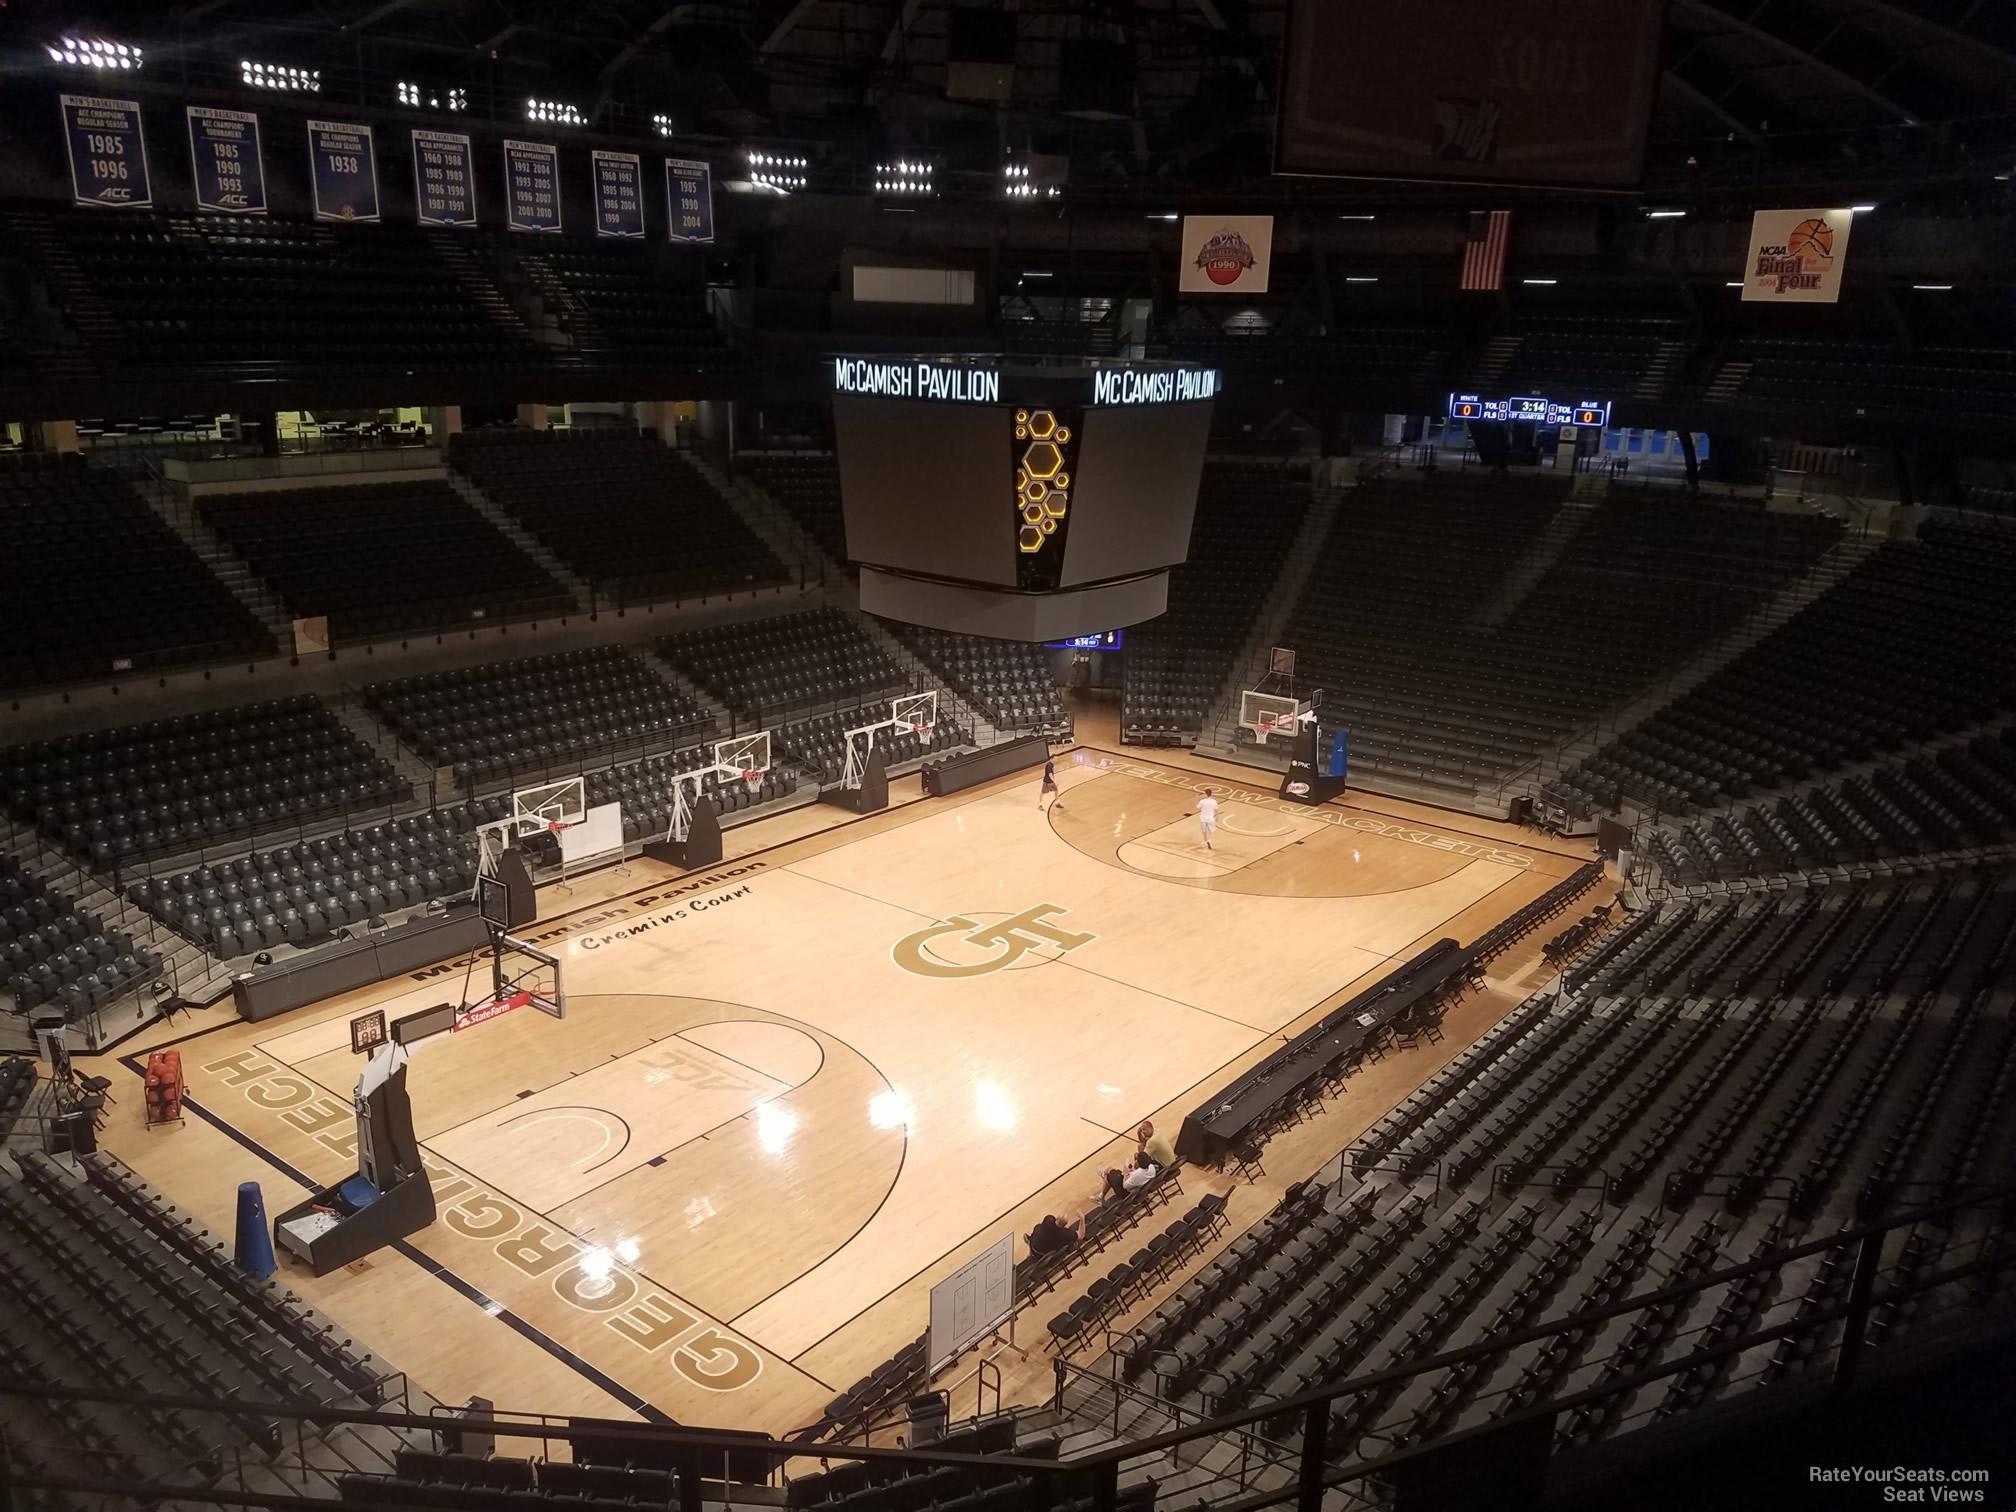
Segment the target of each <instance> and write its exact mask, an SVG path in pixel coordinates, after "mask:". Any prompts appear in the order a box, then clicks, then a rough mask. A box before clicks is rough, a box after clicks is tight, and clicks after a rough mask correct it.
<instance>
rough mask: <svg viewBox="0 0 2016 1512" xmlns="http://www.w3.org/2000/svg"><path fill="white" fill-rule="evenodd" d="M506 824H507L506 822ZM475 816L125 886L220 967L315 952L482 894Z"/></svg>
mask: <svg viewBox="0 0 2016 1512" xmlns="http://www.w3.org/2000/svg"><path fill="white" fill-rule="evenodd" d="M499 817H502V816H501V815H500V816H499ZM476 823H477V816H476V815H475V814H474V813H473V812H472V811H471V810H470V809H468V808H463V807H453V808H437V809H430V810H429V811H427V812H426V813H423V814H407V815H404V816H402V817H400V818H398V819H393V820H388V821H387V822H386V823H384V824H374V825H371V826H369V827H368V828H365V829H359V830H345V831H344V832H342V833H341V834H335V835H325V836H322V837H321V838H320V839H316V840H299V841H295V842H294V843H293V844H291V845H284V846H278V847H275V848H274V849H272V850H269V851H262V852H259V853H256V854H253V855H248V856H240V857H238V858H237V859H235V860H232V861H218V862H214V863H211V864H209V865H205V866H197V867H192V868H190V869H189V870H187V871H183V872H178V873H175V874H174V875H172V876H171V875H165V874H164V875H156V876H150V877H146V878H143V879H141V880H140V881H137V882H131V883H128V884H127V887H126V896H127V897H128V898H130V899H131V900H132V901H133V902H135V903H137V904H138V905H139V906H140V907H141V908H143V909H145V910H146V911H147V912H148V913H150V914H152V915H153V916H154V917H155V918H157V919H159V920H160V921H161V922H162V923H164V924H166V925H167V926H168V927H169V928H171V929H173V930H175V931H176V932H177V933H179V934H180V935H182V936H183V938H185V939H187V940H189V941H191V942H193V943H195V944H197V945H201V946H202V947H203V948H204V949H206V950H208V951H209V952H210V953H211V954H212V955H215V956H216V957H217V958H218V959H219V960H226V961H228V960H231V959H233V958H235V957H237V956H241V955H250V954H252V953H253V952H254V951H258V950H266V949H269V948H271V947H273V946H276V945H294V946H302V947H306V946H311V945H315V944H319V943H320V942H322V941H323V940H326V939H328V938H329V937H330V936H331V935H332V934H334V933H335V932H336V931H337V930H339V929H344V928H357V929H362V928H364V927H365V926H366V925H367V924H368V923H369V922H370V920H371V919H372V918H373V917H374V916H376V917H382V916H383V915H384V914H386V913H388V912H390V911H392V910H394V909H400V908H410V907H412V906H413V905H415V904H419V903H427V902H431V901H432V900H433V899H435V898H450V899H453V898H460V897H466V896H467V895H468V894H469V892H470V890H471V889H472V888H473V887H475V885H476V852H475V846H474V843H473V841H472V839H471V832H472V831H473V830H474V828H475V826H476Z"/></svg>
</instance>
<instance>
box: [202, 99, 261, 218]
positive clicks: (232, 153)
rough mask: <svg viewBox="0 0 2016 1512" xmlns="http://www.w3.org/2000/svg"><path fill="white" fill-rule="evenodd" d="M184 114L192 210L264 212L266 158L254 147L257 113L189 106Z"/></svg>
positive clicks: (236, 212) (241, 213) (207, 106)
mask: <svg viewBox="0 0 2016 1512" xmlns="http://www.w3.org/2000/svg"><path fill="white" fill-rule="evenodd" d="M188 118H189V163H190V167H191V169H192V171H193V172H194V174H195V178H196V208H197V209H199V210H216V211H222V212H224V213H225V214H227V215H264V214H265V213H266V161H265V158H264V156H263V155H262V154H261V153H260V151H259V117H257V116H256V115H254V114H252V112H251V111H249V110H220V109H217V108H216V107H215V106H211V105H191V106H189V107H188Z"/></svg>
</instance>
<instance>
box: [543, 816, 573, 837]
mask: <svg viewBox="0 0 2016 1512" xmlns="http://www.w3.org/2000/svg"><path fill="white" fill-rule="evenodd" d="M572 828H574V821H573V820H572V819H548V820H547V821H546V833H547V834H549V835H557V834H559V833H560V831H562V830H570V829H572Z"/></svg>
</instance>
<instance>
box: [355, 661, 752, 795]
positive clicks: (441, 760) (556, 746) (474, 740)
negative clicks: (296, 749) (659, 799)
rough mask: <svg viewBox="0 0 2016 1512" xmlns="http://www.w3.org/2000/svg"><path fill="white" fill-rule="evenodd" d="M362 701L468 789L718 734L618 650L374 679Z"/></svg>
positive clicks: (683, 700) (710, 723)
mask: <svg viewBox="0 0 2016 1512" xmlns="http://www.w3.org/2000/svg"><path fill="white" fill-rule="evenodd" d="M364 700H365V702H366V703H367V704H368V705H369V706H370V707H371V709H372V710H373V712H375V713H376V714H377V715H378V717H379V718H380V719H382V720H384V721H385V723H386V724H387V725H389V726H391V728H392V729H394V730H396V731H397V732H398V733H399V736H400V738H401V739H403V740H404V741H405V742H406V743H407V744H408V745H410V746H412V747H413V748H414V749H415V750H417V751H418V752H420V754H421V755H422V756H424V757H426V758H427V760H428V761H430V762H432V763H433V764H434V765H435V766H437V767H452V768H454V772H455V781H456V783H457V784H458V785H461V786H465V787H466V786H487V785H490V784H492V783H499V782H503V783H512V782H517V783H522V782H525V781H529V780H532V779H533V778H536V777H538V776H540V775H541V774H544V773H547V772H555V771H564V772H568V773H573V772H578V771H580V770H581V768H582V767H583V766H584V765H587V764H589V763H591V762H593V761H595V760H598V759H599V760H601V761H605V762H606V761H611V760H617V759H622V758H627V757H631V756H636V755H639V754H641V753H642V752H643V751H644V750H645V749H647V748H652V747H665V746H671V745H674V744H683V743H685V742H687V741H691V740H698V739H701V738H702V737H704V736H706V735H708V734H709V733H711V732H712V730H713V720H712V719H711V718H710V717H709V716H708V715H706V714H705V713H703V712H702V711H701V710H700V709H698V708H697V707H695V706H694V704H693V703H692V701H691V700H689V699H687V698H686V697H685V696H684V695H683V694H681V693H680V692H679V691H678V690H677V689H676V688H674V687H673V686H672V685H671V684H670V683H668V682H667V681H666V680H665V679H664V678H662V677H660V676H659V675H658V674H657V673H656V672H654V671H652V670H651V668H650V667H649V666H647V665H646V664H645V663H644V662H643V661H642V660H640V659H639V658H638V657H636V656H633V655H632V654H631V653H630V652H628V651H626V650H624V649H623V648H622V647H621V646H593V647H589V648H587V649H584V650H580V651H562V652H556V653H554V654H552V655H549V656H533V657H527V658H526V659H525V660H523V661H508V662H492V663H491V664H489V665H488V666H480V667H456V668H454V669H453V670H451V671H447V672H429V673H426V674H425V675H423V676H420V677H402V678H399V679H398V680H396V681H394V682H382V683H373V684H371V685H370V686H369V687H367V688H366V689H365V690H364Z"/></svg>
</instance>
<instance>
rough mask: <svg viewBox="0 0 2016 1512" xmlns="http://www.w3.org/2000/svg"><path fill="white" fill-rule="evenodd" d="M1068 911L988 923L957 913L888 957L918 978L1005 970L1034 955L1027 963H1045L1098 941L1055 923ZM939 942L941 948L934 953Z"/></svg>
mask: <svg viewBox="0 0 2016 1512" xmlns="http://www.w3.org/2000/svg"><path fill="white" fill-rule="evenodd" d="M1066 912H1068V910H1067V909H1066V908H1065V907H1064V905H1063V904H1061V903H1037V904H1034V905H1033V906H1031V907H1029V908H1025V909H1023V910H1022V912H1020V913H1018V914H1007V915H1004V916H998V917H997V916H994V915H989V916H988V918H989V920H990V922H986V923H982V922H980V921H979V920H977V919H975V918H973V917H972V916H971V915H969V914H953V915H952V916H951V917H950V918H948V919H943V920H940V921H939V922H938V923H936V924H932V925H929V926H927V927H926V928H924V929H919V930H913V931H912V932H911V933H909V934H907V935H905V936H903V938H902V939H900V940H898V941H897V942H896V943H895V944H894V945H892V946H890V947H889V955H890V958H891V959H892V960H894V961H895V962H896V964H897V965H898V966H901V967H902V968H903V969H904V970H905V971H909V972H914V973H916V974H917V975H918V976H924V977H940V978H953V979H956V978H960V977H977V976H986V975H988V974H989V973H990V972H995V971H1006V970H1008V969H1009V968H1010V967H1013V966H1016V965H1018V964H1022V963H1023V960H1024V957H1026V956H1029V955H1030V953H1031V952H1034V951H1040V952H1043V953H1042V954H1039V955H1036V956H1035V957H1034V959H1032V960H1029V961H1028V962H1027V964H1029V965H1032V966H1035V965H1040V964H1042V963H1043V962H1044V961H1054V960H1056V959H1057V958H1058V957H1059V956H1061V955H1063V954H1064V953H1065V952H1067V951H1072V950H1076V949H1077V948H1078V947H1079V946H1080V945H1088V944H1090V943H1091V942H1092V941H1094V940H1096V939H1098V938H1099V936H1097V935H1096V934H1080V933H1078V932H1076V931H1074V930H1069V929H1064V928H1061V927H1060V926H1058V925H1056V924H1053V923H1051V922H1050V920H1051V918H1052V917H1053V916H1055V915H1057V914H1061V913H1066ZM934 944H936V945H938V946H939V948H938V949H936V950H934V949H933V948H932V946H933V945H934Z"/></svg>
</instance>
